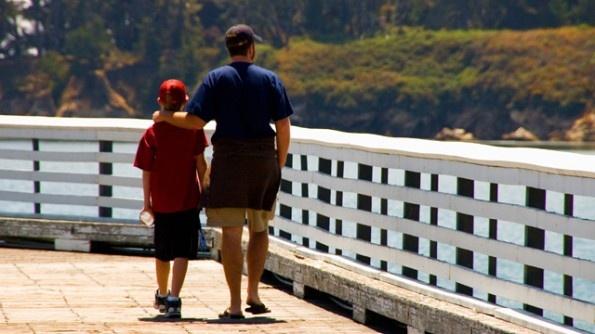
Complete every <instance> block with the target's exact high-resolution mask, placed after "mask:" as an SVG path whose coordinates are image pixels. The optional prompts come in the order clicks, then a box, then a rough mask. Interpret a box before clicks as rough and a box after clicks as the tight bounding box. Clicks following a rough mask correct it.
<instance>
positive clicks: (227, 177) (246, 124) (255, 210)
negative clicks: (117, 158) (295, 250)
mask: <svg viewBox="0 0 595 334" xmlns="http://www.w3.org/2000/svg"><path fill="white" fill-rule="evenodd" d="M256 41H262V38H260V37H259V36H258V35H256V34H255V33H254V31H253V30H252V28H250V27H249V26H247V25H244V24H240V25H235V26H232V27H231V28H229V29H228V30H227V32H226V34H225V43H226V46H227V50H228V52H229V55H230V57H231V63H230V64H229V65H226V66H222V67H219V68H217V69H214V70H212V71H211V72H209V74H207V76H206V78H205V79H204V81H203V83H202V84H201V86H200V87H199V88H198V90H197V91H196V94H195V95H194V96H193V97H192V99H191V100H190V102H189V103H188V105H187V106H186V112H184V113H179V112H178V113H168V112H163V111H162V112H155V113H154V114H153V120H154V121H156V122H159V121H166V122H168V123H171V124H173V125H176V126H180V127H186V128H194V129H200V128H203V127H204V126H205V124H206V123H207V122H209V121H211V120H215V121H216V123H217V126H216V128H215V133H214V134H213V136H212V138H211V142H212V144H213V160H212V163H211V171H210V185H209V190H208V192H209V194H208V195H207V197H208V202H207V203H206V204H205V207H206V214H207V225H208V226H218V227H221V228H222V245H221V257H222V263H223V269H224V272H225V278H226V281H227V285H228V288H229V293H230V304H229V307H228V308H227V309H226V310H225V311H224V312H223V313H221V314H219V317H220V318H231V319H242V318H244V315H243V313H242V307H241V306H242V300H241V279H242V271H243V261H244V256H243V252H242V246H241V241H242V232H243V226H244V223H245V221H247V222H248V230H249V242H248V247H247V250H246V264H247V270H248V287H247V297H246V304H247V305H248V306H249V307H247V308H246V309H245V311H246V312H251V313H253V314H262V313H267V312H270V310H269V309H268V308H267V307H266V306H265V305H264V303H263V302H262V301H261V300H260V296H259V294H258V285H259V282H260V278H261V276H262V273H263V271H264V265H265V262H266V257H267V254H268V245H269V239H268V222H269V221H270V220H271V219H272V218H273V217H274V211H275V202H276V197H277V192H278V190H279V184H280V180H281V168H283V166H284V165H285V161H286V159H287V152H288V149H289V142H290V128H291V123H290V120H289V116H291V115H292V114H293V113H294V110H293V107H292V105H291V102H290V101H289V98H288V96H287V93H286V91H285V87H284V86H283V84H282V82H281V80H280V79H279V77H278V76H277V75H276V74H275V73H274V72H272V71H269V70H267V69H264V68H262V67H259V66H257V65H254V59H255V56H256V48H255V45H254V43H255V42H256ZM271 122H273V123H274V125H275V130H273V129H272V128H271V126H270V123H271Z"/></svg>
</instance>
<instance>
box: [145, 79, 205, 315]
mask: <svg viewBox="0 0 595 334" xmlns="http://www.w3.org/2000/svg"><path fill="white" fill-rule="evenodd" d="M187 102H188V96H187V95H186V87H185V86H184V83H182V82H181V81H178V80H173V79H171V80H166V81H164V82H163V83H162V84H161V87H160V88H159V97H158V98H157V103H159V106H160V107H161V110H164V111H165V110H169V111H175V110H182V108H183V107H184V106H185V105H186V103H187ZM207 145H208V142H207V137H206V135H205V132H204V131H203V130H187V129H181V128H178V127H175V126H173V125H170V124H167V123H165V122H162V123H156V124H153V125H152V126H150V127H149V128H148V129H147V130H146V131H145V133H144V135H143V137H142V138H141V140H140V142H139V145H138V149H137V152H136V157H135V161H134V166H135V167H138V168H140V169H141V170H142V171H143V174H142V182H143V194H144V204H143V209H142V211H141V212H148V213H150V214H151V215H152V216H153V217H154V226H155V231H154V244H155V273H156V278H157V285H158V289H157V291H156V292H155V303H154V307H155V308H156V309H158V310H159V311H160V312H161V313H165V317H167V318H181V316H182V300H181V298H180V291H181V289H182V285H183V284H184V279H185V277H186V272H187V269H188V260H189V259H193V258H195V257H196V253H197V250H198V229H199V228H200V221H199V210H198V204H199V200H200V194H201V192H202V189H201V188H202V185H203V180H204V177H205V173H206V170H207V162H206V159H205V156H204V150H205V147H206V146H207ZM171 261H173V268H172V280H171V289H170V291H169V292H168V291H167V286H168V280H169V274H170V262H171Z"/></svg>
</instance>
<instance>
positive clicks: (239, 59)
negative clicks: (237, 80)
mask: <svg viewBox="0 0 595 334" xmlns="http://www.w3.org/2000/svg"><path fill="white" fill-rule="evenodd" d="M231 61H232V62H233V63H252V62H253V61H252V59H250V57H248V56H233V57H231Z"/></svg>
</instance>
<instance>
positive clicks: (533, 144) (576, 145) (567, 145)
mask: <svg viewBox="0 0 595 334" xmlns="http://www.w3.org/2000/svg"><path fill="white" fill-rule="evenodd" d="M469 142H473V143H478V144H486V145H492V146H504V147H530V148H545V149H550V150H595V142H572V141H520V140H476V141H469Z"/></svg>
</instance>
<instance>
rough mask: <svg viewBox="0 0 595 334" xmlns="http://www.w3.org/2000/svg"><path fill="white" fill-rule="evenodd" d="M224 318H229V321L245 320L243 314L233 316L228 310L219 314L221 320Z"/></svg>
mask: <svg viewBox="0 0 595 334" xmlns="http://www.w3.org/2000/svg"><path fill="white" fill-rule="evenodd" d="M223 318H227V319H234V320H235V319H244V318H245V317H244V315H243V314H231V313H229V309H228V308H226V309H225V311H223V313H219V319H223Z"/></svg>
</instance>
